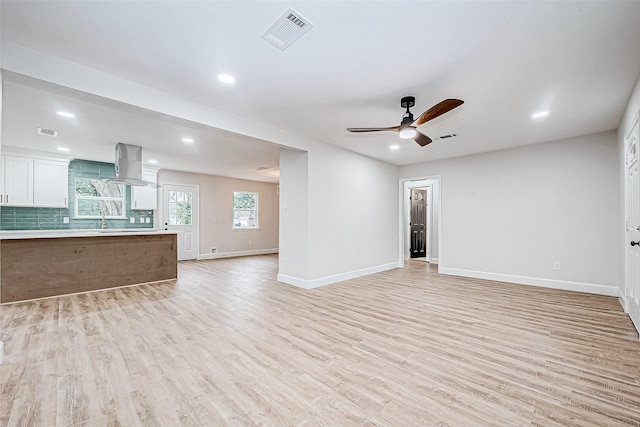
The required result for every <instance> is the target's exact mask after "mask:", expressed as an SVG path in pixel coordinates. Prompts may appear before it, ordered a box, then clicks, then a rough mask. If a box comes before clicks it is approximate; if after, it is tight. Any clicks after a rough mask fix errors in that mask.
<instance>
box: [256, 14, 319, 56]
mask: <svg viewBox="0 0 640 427" xmlns="http://www.w3.org/2000/svg"><path fill="white" fill-rule="evenodd" d="M312 27H313V24H312V23H311V22H309V20H308V19H306V18H304V17H303V16H301V15H300V14H299V13H298V12H296V11H295V10H293V9H291V8H289V9H287V10H286V11H285V12H284V13H283V14H282V16H280V18H278V20H276V22H274V23H273V25H271V26H270V27H269V29H267V31H265V33H264V34H263V35H262V38H263V39H265V40H266V41H268V42H269V43H271V44H272V45H274V46H275V47H277V48H278V49H280V50H285V49H286V48H288V47H289V46H291V44H292V43H293V42H294V41H296V40H298V39H299V38H300V37H302V35H303V34H304V33H306V32H307V31H309V30H310V29H311V28H312Z"/></svg>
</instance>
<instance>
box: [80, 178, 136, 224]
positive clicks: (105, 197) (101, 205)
mask: <svg viewBox="0 0 640 427" xmlns="http://www.w3.org/2000/svg"><path fill="white" fill-rule="evenodd" d="M74 184H75V188H76V192H75V196H76V203H75V205H76V206H75V218H101V217H102V213H103V212H104V216H105V218H125V213H126V212H125V197H126V193H125V187H124V185H123V184H116V183H113V182H108V181H106V180H102V179H90V178H76V179H75V182H74Z"/></svg>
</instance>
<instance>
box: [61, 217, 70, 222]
mask: <svg viewBox="0 0 640 427" xmlns="http://www.w3.org/2000/svg"><path fill="white" fill-rule="evenodd" d="M62 223H63V224H69V217H68V216H65V217H63V218H62Z"/></svg>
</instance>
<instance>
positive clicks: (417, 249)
mask: <svg viewBox="0 0 640 427" xmlns="http://www.w3.org/2000/svg"><path fill="white" fill-rule="evenodd" d="M409 221H410V234H411V240H410V241H411V249H410V256H411V258H422V257H426V256H427V190H426V189H424V188H412V189H411V215H410V220H409Z"/></svg>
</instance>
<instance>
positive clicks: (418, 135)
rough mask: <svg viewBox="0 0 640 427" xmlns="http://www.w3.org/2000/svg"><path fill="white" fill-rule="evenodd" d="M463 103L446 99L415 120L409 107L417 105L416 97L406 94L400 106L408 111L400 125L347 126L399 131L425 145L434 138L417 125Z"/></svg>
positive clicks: (365, 130) (402, 134) (359, 129)
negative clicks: (378, 126)
mask: <svg viewBox="0 0 640 427" xmlns="http://www.w3.org/2000/svg"><path fill="white" fill-rule="evenodd" d="M462 104H464V101H461V100H459V99H445V100H444V101H442V102H440V103H438V104H436V105H434V106H433V107H431V108H429V109H428V110H427V111H425V112H424V113H422V114H420V116H419V117H418V118H417V119H415V120H413V114H411V111H409V108H411V107H413V106H414V105H416V98H415V97H414V96H405V97H404V98H402V99H401V100H400V106H401V107H402V108H406V109H407V111H406V112H405V113H404V115H403V116H402V122H401V123H400V125H399V126H391V127H387V128H347V130H348V131H349V132H382V131H392V132H398V133H399V134H400V138H403V139H409V138H413V139H414V140H415V141H416V142H417V143H418V144H419V145H420V146H422V147H424V146H425V145H427V144H430V143H431V141H432V140H431V138H429V137H428V136H427V135H425V134H423V133H422V132H420V131H419V130H418V129H417V127H418V126H420V125H421V124H423V123H426V122H428V121H429V120H433V119H435V118H436V117H438V116H441V115H442V114H444V113H447V112H449V111H451V110H453V109H454V108H456V107H459V106H460V105H462Z"/></svg>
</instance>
